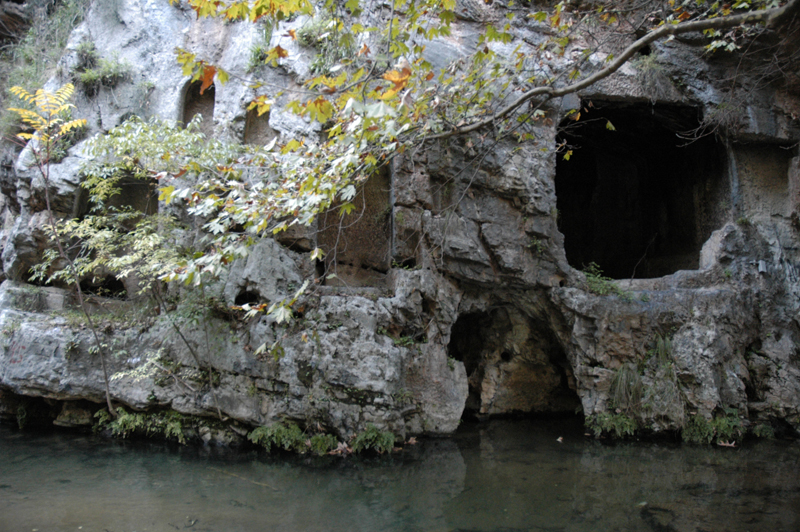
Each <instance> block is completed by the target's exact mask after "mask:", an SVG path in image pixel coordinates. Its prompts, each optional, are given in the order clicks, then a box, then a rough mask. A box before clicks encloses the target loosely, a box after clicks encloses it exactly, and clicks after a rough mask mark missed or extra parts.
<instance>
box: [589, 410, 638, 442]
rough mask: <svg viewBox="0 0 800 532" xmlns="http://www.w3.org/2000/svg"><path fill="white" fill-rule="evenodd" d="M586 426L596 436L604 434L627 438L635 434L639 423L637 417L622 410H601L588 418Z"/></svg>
mask: <svg viewBox="0 0 800 532" xmlns="http://www.w3.org/2000/svg"><path fill="white" fill-rule="evenodd" d="M586 428H587V429H589V430H591V431H592V432H593V433H594V437H595V438H599V437H600V436H602V435H603V434H608V435H611V436H613V437H615V438H625V437H629V436H633V435H634V433H635V432H636V430H637V429H638V428H639V425H638V423H636V420H635V419H633V418H632V417H630V416H628V415H626V414H623V413H622V412H613V413H612V412H601V413H599V414H593V415H591V416H589V417H587V418H586Z"/></svg>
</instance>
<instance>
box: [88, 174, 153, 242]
mask: <svg viewBox="0 0 800 532" xmlns="http://www.w3.org/2000/svg"><path fill="white" fill-rule="evenodd" d="M157 187H158V182H157V181H155V180H152V179H139V178H136V177H123V178H120V179H119V180H118V181H117V182H116V183H115V185H114V189H115V190H116V192H115V193H114V194H112V195H110V196H108V197H107V198H106V199H105V201H104V202H103V203H102V204H101V205H99V204H97V203H94V202H93V201H92V200H91V194H90V192H89V190H87V189H85V188H83V187H81V189H80V191H79V192H78V195H77V196H76V198H75V203H74V205H73V216H74V217H75V218H82V217H83V216H85V215H86V214H87V213H90V212H97V209H98V208H99V210H100V212H104V213H109V214H113V213H118V214H124V216H120V217H118V218H117V219H116V220H117V223H118V224H119V226H118V229H119V230H123V231H130V230H132V229H134V228H135V227H136V224H137V223H139V222H140V221H141V217H139V216H134V217H131V216H127V214H128V213H130V212H131V211H133V212H140V213H142V214H146V215H149V214H156V213H157V212H158V188H157Z"/></svg>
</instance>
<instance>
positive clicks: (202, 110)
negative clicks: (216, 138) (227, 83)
mask: <svg viewBox="0 0 800 532" xmlns="http://www.w3.org/2000/svg"><path fill="white" fill-rule="evenodd" d="M200 86H201V85H200V82H199V81H196V82H194V83H192V84H191V85H189V86H188V87H187V89H186V96H184V102H183V123H184V125H186V124H188V123H189V122H191V121H192V119H193V118H194V117H195V116H196V115H200V116H202V117H203V122H202V123H201V124H200V131H202V132H203V133H204V134H205V135H206V136H207V137H210V136H211V135H212V134H213V133H214V96H215V93H214V86H213V85H211V86H210V87H208V88H207V89H206V90H204V91H203V94H200Z"/></svg>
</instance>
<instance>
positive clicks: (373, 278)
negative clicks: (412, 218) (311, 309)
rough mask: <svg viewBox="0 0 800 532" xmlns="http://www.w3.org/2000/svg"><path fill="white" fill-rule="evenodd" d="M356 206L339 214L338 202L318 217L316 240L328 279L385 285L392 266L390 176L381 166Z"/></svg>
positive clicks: (349, 283)
mask: <svg viewBox="0 0 800 532" xmlns="http://www.w3.org/2000/svg"><path fill="white" fill-rule="evenodd" d="M353 204H354V205H355V210H353V212H351V213H350V214H348V215H345V216H340V214H339V205H335V206H334V207H333V208H331V209H330V210H329V211H328V212H326V213H325V214H323V215H322V216H320V218H319V232H318V233H317V243H318V245H319V247H320V248H322V250H323V251H325V270H326V272H325V275H326V276H329V275H330V274H335V275H336V276H335V277H334V278H332V279H328V280H326V281H325V283H326V284H328V285H334V286H379V287H380V286H383V285H384V283H385V277H386V272H387V271H388V270H389V267H390V266H391V259H390V257H391V254H390V249H391V225H392V224H391V214H392V205H391V177H390V175H389V172H388V171H386V170H381V171H380V172H378V173H377V174H375V175H373V176H372V177H370V178H369V179H368V180H367V182H366V183H364V185H363V187H361V189H360V190H359V192H358V194H357V195H356V197H355V199H354V200H353Z"/></svg>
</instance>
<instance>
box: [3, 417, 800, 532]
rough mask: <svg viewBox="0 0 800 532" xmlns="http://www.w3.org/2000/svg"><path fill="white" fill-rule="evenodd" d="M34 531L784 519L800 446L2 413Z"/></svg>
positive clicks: (8, 476)
mask: <svg viewBox="0 0 800 532" xmlns="http://www.w3.org/2000/svg"><path fill="white" fill-rule="evenodd" d="M559 437H563V443H560V442H558V441H557V438H559ZM34 530H36V531H40V532H47V531H84V532H94V531H100V532H103V531H108V532H122V531H126V532H131V531H137V532H143V531H175V530H190V531H193V532H200V531H220V532H236V531H287V532H289V531H291V532H294V531H342V532H345V531H346V532H352V531H376V532H385V531H455V530H458V531H473V530H475V531H478V530H480V531H506V532H507V531H517V530H525V531H528V530H531V531H539V530H548V531H551V530H552V531H555V530H564V531H592V532H597V531H613V530H621V531H622V530H625V531H628V530H630V531H655V532H666V531H709V532H710V531H714V532H716V531H762V530H763V531H769V532H780V531H787V532H788V531H791V532H796V531H798V530H800V444H799V443H797V442H781V441H777V442H776V441H772V442H770V441H763V442H754V443H751V444H746V445H744V446H743V447H740V448H736V449H721V448H711V447H692V446H680V445H673V444H664V443H662V444H653V443H646V444H645V443H624V444H617V445H608V444H603V443H601V442H596V441H593V440H588V439H586V438H584V437H583V431H582V430H581V427H580V426H579V425H576V424H570V423H567V424H564V423H561V424H558V423H553V422H543V421H525V422H519V421H517V422H511V421H494V422H489V423H485V424H480V425H478V424H475V425H467V424H465V425H464V426H463V427H462V429H461V430H460V431H459V432H458V434H457V435H456V436H455V437H453V438H450V439H436V440H425V441H423V442H420V443H419V444H417V445H416V446H407V447H406V450H405V451H403V452H402V453H397V454H394V455H392V456H388V457H386V456H384V457H375V458H366V459H364V458H353V457H350V458H346V459H341V458H328V457H326V458H323V459H317V458H287V457H282V458H280V459H278V458H274V457H270V456H268V455H265V454H263V453H256V452H246V453H241V452H240V453H231V452H224V451H220V450H215V449H202V448H190V447H178V446H173V445H168V444H155V443H147V442H114V441H108V440H103V439H99V438H95V437H92V436H88V435H76V434H64V433H59V434H44V435H43V434H28V433H20V432H18V431H16V430H12V429H10V428H9V427H0V531H2V532H5V531H14V532H26V531H27V532H30V531H34Z"/></svg>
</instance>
